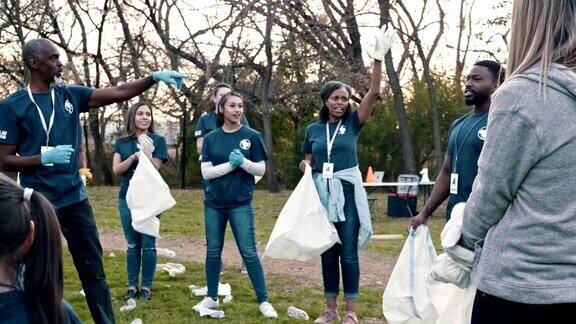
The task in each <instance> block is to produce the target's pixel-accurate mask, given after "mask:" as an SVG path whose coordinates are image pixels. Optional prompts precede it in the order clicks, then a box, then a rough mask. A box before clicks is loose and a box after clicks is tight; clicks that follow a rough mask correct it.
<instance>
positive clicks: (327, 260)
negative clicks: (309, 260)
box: [322, 181, 360, 299]
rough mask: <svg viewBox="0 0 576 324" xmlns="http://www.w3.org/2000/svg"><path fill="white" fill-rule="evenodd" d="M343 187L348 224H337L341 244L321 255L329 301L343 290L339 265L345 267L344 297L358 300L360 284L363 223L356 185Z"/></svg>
mask: <svg viewBox="0 0 576 324" xmlns="http://www.w3.org/2000/svg"><path fill="white" fill-rule="evenodd" d="M342 186H343V189H344V215H345V217H346V221H344V222H336V223H334V226H335V227H336V230H337V231H338V236H339V237H340V241H342V244H340V243H336V244H334V246H332V247H331V248H329V249H328V250H327V251H326V252H324V253H322V278H323V279H324V296H325V297H326V298H331V297H336V296H338V293H339V291H340V287H339V286H340V266H342V284H343V286H344V298H346V299H356V298H358V285H359V282H360V265H359V263H358V232H359V230H360V220H359V218H358V210H357V209H356V202H355V201H354V185H352V184H351V183H349V182H346V181H342ZM339 263H340V264H339Z"/></svg>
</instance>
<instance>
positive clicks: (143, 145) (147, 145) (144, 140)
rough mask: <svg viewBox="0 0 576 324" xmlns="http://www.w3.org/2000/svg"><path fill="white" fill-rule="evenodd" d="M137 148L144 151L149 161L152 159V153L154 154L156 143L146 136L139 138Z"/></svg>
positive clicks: (142, 135) (141, 135)
mask: <svg viewBox="0 0 576 324" xmlns="http://www.w3.org/2000/svg"><path fill="white" fill-rule="evenodd" d="M136 147H137V148H138V149H139V150H140V151H142V153H144V154H145V155H146V156H147V157H148V158H149V159H152V152H154V141H152V139H151V138H150V136H148V135H146V134H140V136H138V144H136Z"/></svg>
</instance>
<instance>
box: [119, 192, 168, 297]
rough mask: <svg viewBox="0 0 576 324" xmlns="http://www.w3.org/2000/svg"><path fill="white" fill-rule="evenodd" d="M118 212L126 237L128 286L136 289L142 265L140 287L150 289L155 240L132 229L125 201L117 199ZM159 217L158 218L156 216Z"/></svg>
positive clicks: (154, 258)
mask: <svg viewBox="0 0 576 324" xmlns="http://www.w3.org/2000/svg"><path fill="white" fill-rule="evenodd" d="M118 211H119V212H120V221H121V222H122V229H124V236H125V237H126V242H127V246H128V248H127V250H126V270H127V271H128V286H129V287H134V288H136V287H138V277H139V275H140V265H142V285H141V286H142V287H144V288H148V289H150V288H151V287H152V282H153V281H154V272H155V271H156V260H157V256H156V238H155V237H154V236H150V235H146V234H142V233H139V232H136V231H135V230H134V228H133V227H132V214H131V213H130V209H129V208H128V205H127V204H126V199H121V198H119V199H118ZM157 217H159V216H157Z"/></svg>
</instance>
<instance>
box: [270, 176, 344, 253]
mask: <svg viewBox="0 0 576 324" xmlns="http://www.w3.org/2000/svg"><path fill="white" fill-rule="evenodd" d="M339 242H340V238H338V232H337V231H336V228H335V227H334V224H332V223H331V222H330V221H329V220H328V217H327V216H326V210H325V209H324V206H323V205H322V203H321V202H320V197H319V196H318V192H317V191H316V186H315V185H314V180H313V179H312V169H311V168H310V166H309V165H306V170H305V172H304V176H302V179H300V182H298V185H297V186H296V188H295V189H294V191H293V192H292V195H290V197H289V198H288V201H287V202H286V204H285V205H284V207H283V208H282V211H281V212H280V215H279V216H278V220H276V224H275V225H274V229H273V230H272V234H270V239H269V240H268V244H267V245H266V250H265V251H264V255H265V256H269V257H271V258H277V259H286V260H298V261H308V260H310V259H312V258H314V257H317V256H319V255H320V254H322V253H323V252H324V251H326V250H328V249H329V248H330V247H332V246H333V245H334V244H336V243H339Z"/></svg>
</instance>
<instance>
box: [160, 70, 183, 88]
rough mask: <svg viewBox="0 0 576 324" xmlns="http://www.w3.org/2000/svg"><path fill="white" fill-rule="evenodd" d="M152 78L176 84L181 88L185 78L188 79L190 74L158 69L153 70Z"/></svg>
mask: <svg viewBox="0 0 576 324" xmlns="http://www.w3.org/2000/svg"><path fill="white" fill-rule="evenodd" d="M152 79H154V81H162V82H164V83H166V84H172V85H175V86H176V88H178V89H180V88H181V87H182V84H183V83H184V80H185V79H188V76H187V75H185V74H182V73H179V72H176V71H156V72H152Z"/></svg>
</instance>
